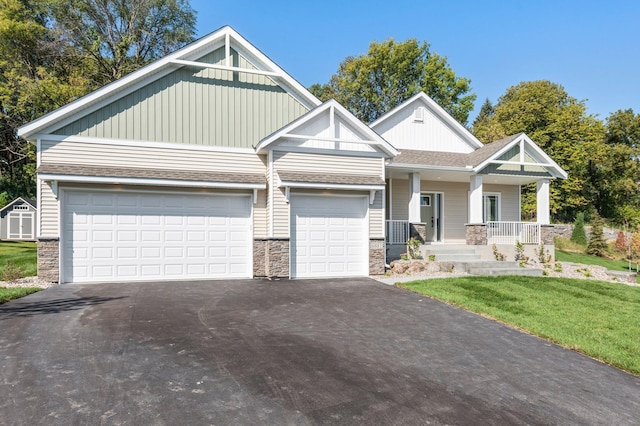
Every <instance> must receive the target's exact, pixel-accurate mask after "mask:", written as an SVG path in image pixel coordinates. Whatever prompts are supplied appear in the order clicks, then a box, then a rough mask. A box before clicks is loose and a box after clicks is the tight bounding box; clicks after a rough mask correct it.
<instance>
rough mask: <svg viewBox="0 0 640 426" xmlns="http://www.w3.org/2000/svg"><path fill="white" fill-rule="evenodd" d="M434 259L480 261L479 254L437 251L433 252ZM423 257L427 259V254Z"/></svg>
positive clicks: (443, 260) (439, 260) (442, 260)
mask: <svg viewBox="0 0 640 426" xmlns="http://www.w3.org/2000/svg"><path fill="white" fill-rule="evenodd" d="M434 256H435V257H436V258H435V260H437V261H438V262H473V261H480V260H481V259H482V258H481V257H480V255H479V254H475V253H473V254H466V253H463V254H460V253H446V254H445V253H437V254H434ZM424 258H425V259H429V254H427V255H426V256H424Z"/></svg>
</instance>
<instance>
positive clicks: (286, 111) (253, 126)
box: [55, 48, 308, 148]
mask: <svg viewBox="0 0 640 426" xmlns="http://www.w3.org/2000/svg"><path fill="white" fill-rule="evenodd" d="M232 55H233V61H234V65H237V66H240V67H245V68H255V67H254V66H253V65H251V64H250V63H249V62H248V61H246V60H245V59H244V58H243V57H242V56H240V55H239V54H238V53H237V52H236V51H235V50H232ZM222 61H224V49H223V48H221V49H218V50H216V51H215V52H213V53H212V54H210V55H208V56H207V57H204V58H203V62H210V63H222ZM307 111H308V109H307V108H306V107H305V106H304V105H302V104H301V103H300V102H299V101H298V100H297V99H295V98H294V97H293V96H292V95H291V94H289V93H287V92H286V91H285V90H284V89H282V88H281V87H280V86H279V85H278V84H277V83H275V82H274V81H273V80H272V79H271V78H270V77H267V76H263V75H257V74H249V73H242V72H233V71H226V70H217V69H211V68H191V67H182V68H179V69H177V70H176V71H174V72H172V73H170V74H168V75H166V76H163V77H160V78H159V79H157V80H156V81H153V82H151V83H149V84H148V85H146V86H144V87H142V88H140V89H138V90H136V91H134V92H133V93H130V94H127V95H126V96H123V97H121V98H120V99H116V100H114V101H113V102H111V103H110V104H108V105H106V106H104V107H102V108H99V109H98V110H96V111H94V112H91V113H89V114H87V115H86V116H84V117H82V118H80V119H78V120H76V121H74V122H72V123H70V124H67V125H65V126H64V127H62V128H60V129H58V130H56V131H55V134H57V135H64V136H88V137H96V138H107V139H123V140H134V141H154V142H169V143H183V144H193V145H208V146H224V147H236V148H251V147H253V146H254V145H255V144H257V143H258V142H259V141H260V140H261V139H262V138H264V137H265V136H267V135H270V134H271V133H273V132H274V131H276V130H278V129H280V128H281V127H283V126H284V125H286V124H288V123H290V122H291V121H293V120H295V119H296V118H298V117H300V116H301V115H303V114H304V113H306V112H307Z"/></svg>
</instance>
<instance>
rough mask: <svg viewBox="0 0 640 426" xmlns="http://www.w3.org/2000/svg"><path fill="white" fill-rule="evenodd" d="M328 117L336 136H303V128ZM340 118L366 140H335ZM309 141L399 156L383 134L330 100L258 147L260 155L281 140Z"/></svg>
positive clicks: (330, 128)
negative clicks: (356, 145) (301, 130)
mask: <svg viewBox="0 0 640 426" xmlns="http://www.w3.org/2000/svg"><path fill="white" fill-rule="evenodd" d="M325 114H326V115H328V117H329V133H330V134H331V135H333V136H329V137H327V136H318V135H309V134H302V133H300V132H299V130H300V129H301V128H303V127H304V126H305V125H306V124H309V123H311V122H313V121H314V120H317V119H319V118H320V117H321V116H322V115H325ZM338 118H339V119H341V120H343V121H345V122H346V124H348V125H349V126H351V127H352V128H354V129H355V130H356V131H357V132H358V133H360V134H361V135H362V136H363V139H354V138H342V137H339V136H338V137H336V135H337V125H336V121H337V119H338ZM285 139H288V140H291V139H294V140H296V139H297V140H307V141H314V140H317V141H325V142H337V143H347V144H366V145H369V146H371V147H372V148H374V149H376V150H377V151H379V152H382V153H384V154H385V155H386V156H388V157H393V156H396V155H398V154H399V152H398V150H396V149H395V148H394V147H393V145H391V144H390V143H389V142H387V141H386V140H384V139H383V138H382V137H381V136H380V135H378V134H377V133H376V132H374V131H373V130H372V129H371V128H370V127H368V126H367V125H365V124H364V123H362V122H361V121H360V120H358V119H357V118H356V117H355V116H354V115H353V114H351V113H350V112H349V111H347V109H346V108H344V107H343V106H342V105H340V104H339V103H338V102H337V101H336V100H334V99H331V100H329V101H327V102H325V103H323V104H322V105H320V106H318V107H316V108H315V109H313V110H311V111H309V112H308V113H307V114H305V115H303V116H301V117H299V118H298V119H297V120H294V121H293V122H291V123H289V124H288V125H286V126H284V127H283V128H282V129H280V130H278V131H277V132H275V133H273V134H271V135H269V136H267V137H266V138H264V139H262V140H261V141H260V142H259V143H258V145H257V146H256V152H257V153H259V154H260V153H264V152H265V151H267V150H271V149H273V147H274V146H276V145H277V144H278V142H281V141H282V140H285ZM363 153H366V152H363Z"/></svg>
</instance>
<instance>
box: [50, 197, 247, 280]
mask: <svg viewBox="0 0 640 426" xmlns="http://www.w3.org/2000/svg"><path fill="white" fill-rule="evenodd" d="M62 214H63V238H62V241H61V243H62V265H63V275H62V279H63V281H64V282H104V281H134V280H138V281H140V280H156V279H160V280H162V279H199V278H247V277H251V276H252V257H253V256H252V235H251V198H250V196H248V195H238V196H232V195H211V194H197V195H191V194H164V193H163V194H161V193H157V192H117V193H116V192H113V191H104V192H103V191H76V190H66V191H65V192H64V203H63V213H62Z"/></svg>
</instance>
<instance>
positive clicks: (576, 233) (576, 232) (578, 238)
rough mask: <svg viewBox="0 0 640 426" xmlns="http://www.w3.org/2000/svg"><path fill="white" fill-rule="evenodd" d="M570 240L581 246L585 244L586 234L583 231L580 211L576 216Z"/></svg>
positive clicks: (582, 216)
mask: <svg viewBox="0 0 640 426" xmlns="http://www.w3.org/2000/svg"><path fill="white" fill-rule="evenodd" d="M571 241H573V242H574V243H576V244H580V245H582V246H585V245H587V234H586V232H585V231H584V213H582V212H580V213H578V215H577V216H576V221H575V223H574V224H573V232H572V233H571Z"/></svg>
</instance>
